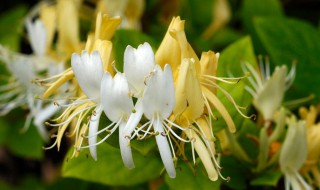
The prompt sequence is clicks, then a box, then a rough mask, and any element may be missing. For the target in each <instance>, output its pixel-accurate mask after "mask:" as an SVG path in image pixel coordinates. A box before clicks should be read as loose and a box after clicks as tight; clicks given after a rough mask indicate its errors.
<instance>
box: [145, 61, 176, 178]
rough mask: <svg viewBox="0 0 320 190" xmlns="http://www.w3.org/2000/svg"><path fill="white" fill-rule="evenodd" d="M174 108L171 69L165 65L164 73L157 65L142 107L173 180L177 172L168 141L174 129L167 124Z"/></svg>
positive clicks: (148, 84)
mask: <svg viewBox="0 0 320 190" xmlns="http://www.w3.org/2000/svg"><path fill="white" fill-rule="evenodd" d="M174 106H175V95H174V84H173V77H172V71H171V67H170V65H165V67H164V70H163V71H162V69H161V68H160V66H159V65H156V66H155V69H154V71H153V73H152V75H151V76H150V78H149V79H148V81H147V87H146V89H145V92H144V94H143V98H142V107H143V112H144V115H145V116H146V117H147V118H148V119H149V120H150V122H148V123H149V127H148V129H147V131H146V133H148V132H149V130H150V126H153V129H154V132H155V134H156V136H155V138H156V142H157V145H158V148H159V152H160V156H161V159H162V162H163V164H164V167H165V168H166V170H167V173H168V174H169V176H170V177H171V178H175V177H176V171H175V167H174V163H173V156H172V153H171V150H170V146H169V143H168V139H170V138H169V137H168V135H169V134H168V133H169V132H171V131H172V129H171V126H169V125H168V124H166V121H167V122H168V121H169V120H168V119H167V118H168V117H169V116H170V115H171V113H172V110H173V108H174ZM171 124H172V123H171ZM174 126H176V125H174ZM172 132H173V131H172ZM167 138H168V139H167ZM171 146H172V145H171Z"/></svg>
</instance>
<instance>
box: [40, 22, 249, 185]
mask: <svg viewBox="0 0 320 190" xmlns="http://www.w3.org/2000/svg"><path fill="white" fill-rule="evenodd" d="M103 18H105V17H103ZM113 23H114V20H113V19H105V20H101V19H100V22H98V21H97V26H96V31H95V33H94V35H92V36H90V35H89V38H88V40H87V43H86V48H85V50H83V51H82V53H81V54H78V53H73V55H72V57H71V68H70V69H67V70H66V71H65V72H63V73H61V74H60V75H59V77H58V78H57V79H56V81H55V82H53V83H52V85H51V86H50V87H49V88H48V89H47V91H46V92H45V93H44V95H43V98H47V97H49V96H50V95H51V94H52V92H53V91H55V90H56V89H57V88H59V87H60V86H61V85H62V84H63V83H65V82H66V81H68V80H71V79H72V80H74V81H76V89H77V90H76V91H74V94H73V98H74V99H75V100H72V101H71V103H68V104H58V103H57V105H59V106H60V107H66V109H65V111H64V112H63V113H62V114H61V116H59V117H58V118H57V119H55V120H53V122H51V123H47V125H50V126H53V127H58V133H57V135H56V136H55V137H56V141H55V143H54V144H53V145H52V147H53V146H55V145H57V146H58V148H59V146H60V141H61V138H62V136H63V134H64V133H65V131H66V129H67V128H68V127H69V126H70V127H71V128H73V129H72V130H73V131H72V132H71V135H75V151H74V154H73V156H77V155H78V152H79V151H80V150H81V149H83V148H89V149H90V154H91V155H92V157H93V158H94V159H95V160H97V146H98V145H99V144H101V143H103V142H104V141H105V140H107V139H108V138H109V137H110V136H111V135H112V134H113V133H114V132H115V131H116V130H117V129H119V145H120V150H121V156H122V159H123V162H124V165H125V166H126V167H127V168H129V169H131V168H134V166H135V165H134V161H133V158H132V153H131V146H130V141H131V140H133V139H135V138H136V139H138V140H143V139H144V138H146V137H150V136H155V139H156V142H157V145H158V149H159V153H160V157H161V159H162V161H163V164H164V167H165V169H166V170H167V172H168V174H169V176H170V177H172V178H174V177H175V176H176V172H175V160H177V158H178V157H179V156H182V157H183V159H187V156H186V155H185V152H184V151H181V150H183V148H182V147H183V146H185V144H186V143H190V144H191V147H192V157H193V161H194V163H195V162H196V159H195V152H194V151H196V152H197V154H198V156H199V158H200V160H201V161H202V163H203V165H204V167H205V169H206V171H207V174H208V177H209V178H210V179H211V180H213V181H215V180H217V179H218V176H219V175H220V176H221V177H222V178H223V176H222V175H221V173H220V169H221V167H220V166H219V163H218V161H217V160H216V156H217V153H216V150H215V143H214V141H215V136H214V134H213V132H212V124H211V121H212V120H213V119H216V118H217V116H215V115H213V113H212V110H213V109H216V110H217V111H218V112H219V113H220V114H221V116H222V118H223V119H224V120H225V121H226V124H227V126H228V128H229V130H230V131H231V132H235V131H236V127H235V124H234V123H233V120H232V118H231V116H230V115H229V113H228V111H227V109H226V108H225V107H224V105H223V104H222V102H221V101H220V100H219V99H218V98H217V95H216V92H217V89H218V90H221V91H222V92H223V94H225V95H226V96H227V98H228V99H229V100H230V102H232V103H233V104H234V105H235V107H236V109H237V110H239V113H241V114H242V115H243V116H244V117H247V116H245V115H244V114H243V113H242V112H241V111H240V109H239V108H241V107H240V106H238V105H236V104H235V101H234V100H233V98H232V97H231V96H230V95H229V94H228V92H227V91H225V90H223V88H221V87H220V86H219V85H218V84H217V83H216V81H217V80H219V81H222V82H227V83H233V84H236V83H237V82H238V81H239V80H240V79H242V78H243V77H240V78H219V77H217V76H216V71H217V66H218V58H219V54H215V53H214V52H212V51H209V52H204V53H203V54H202V56H201V58H200V59H199V58H198V57H197V55H196V53H195V52H194V50H193V49H192V47H191V46H190V44H189V43H188V41H187V38H186V35H185V32H184V21H182V20H180V18H179V17H176V18H173V20H172V22H171V24H170V26H169V28H168V31H167V33H166V35H165V37H164V39H163V41H162V43H161V45H160V47H159V48H158V50H157V51H156V53H155V54H154V52H153V50H152V48H151V46H150V45H149V44H148V43H147V42H146V43H144V44H141V45H139V46H138V48H137V49H135V48H133V47H131V46H130V45H129V46H127V48H126V49H125V52H124V59H123V73H121V72H119V71H118V70H117V68H116V67H115V64H114V60H113V59H112V56H110V54H111V52H112V43H111V41H108V39H106V38H104V36H103V35H101V33H99V32H97V30H104V29H107V30H108V32H109V33H113V32H114V30H115V27H113V28H110V27H107V26H110V25H113V26H114V24H113ZM102 27H103V28H102ZM117 64H118V63H117ZM102 112H104V113H105V115H106V116H107V118H108V119H109V120H110V122H111V123H110V124H109V125H107V126H106V127H99V126H101V125H104V124H100V123H99V122H100V117H101V115H102ZM88 115H89V116H90V117H89V119H88V120H86V118H87V116H88ZM247 118H249V117H247ZM99 124H100V125H99ZM87 131H88V132H87ZM86 133H87V134H86ZM98 135H99V136H100V137H102V139H99V141H98V138H99V137H98ZM85 139H87V140H88V145H83V142H84V140H85ZM49 148H51V147H49ZM177 149H178V151H176V150H177ZM223 179H225V178H223Z"/></svg>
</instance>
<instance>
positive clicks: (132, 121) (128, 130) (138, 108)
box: [123, 99, 143, 137]
mask: <svg viewBox="0 0 320 190" xmlns="http://www.w3.org/2000/svg"><path fill="white" fill-rule="evenodd" d="M134 109H135V113H131V115H130V117H129V119H128V121H127V125H126V126H125V128H124V131H123V133H124V136H128V137H130V136H131V135H132V132H133V130H134V129H135V128H136V127H137V125H138V123H139V122H140V120H141V117H142V115H143V108H142V101H141V99H138V100H137V103H136V105H135V108H134Z"/></svg>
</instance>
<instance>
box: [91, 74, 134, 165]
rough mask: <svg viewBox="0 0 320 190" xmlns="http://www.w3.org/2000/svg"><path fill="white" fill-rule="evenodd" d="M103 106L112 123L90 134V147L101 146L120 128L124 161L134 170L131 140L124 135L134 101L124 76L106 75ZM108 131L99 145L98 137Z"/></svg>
mask: <svg viewBox="0 0 320 190" xmlns="http://www.w3.org/2000/svg"><path fill="white" fill-rule="evenodd" d="M101 104H102V107H103V110H104V113H105V114H106V115H107V117H108V118H109V119H110V121H111V122H112V123H111V124H110V125H108V126H107V127H105V128H103V129H101V130H99V131H95V133H90V132H89V136H88V137H87V138H88V139H89V147H92V146H97V145H99V144H101V143H102V142H104V141H105V140H106V139H107V138H108V137H110V136H111V135H112V134H113V133H114V132H115V131H116V129H117V128H119V144H120V150H121V156H122V160H123V162H124V164H125V166H126V167H127V168H129V169H132V168H134V163H133V159H132V154H131V147H130V144H129V139H128V138H127V137H126V136H125V135H124V133H123V131H124V128H125V126H126V122H127V120H128V118H129V115H130V114H131V111H132V109H133V101H132V99H131V96H129V87H128V83H127V79H126V77H125V76H124V74H122V73H117V74H116V75H115V76H114V78H112V76H111V75H110V74H109V73H108V72H106V73H105V74H104V76H103V78H102V81H101ZM106 130H107V131H108V134H107V135H106V136H105V137H104V138H103V139H102V140H100V141H99V142H98V143H97V142H96V137H97V135H98V134H100V133H102V132H104V131H106ZM91 138H94V141H95V142H90V141H91Z"/></svg>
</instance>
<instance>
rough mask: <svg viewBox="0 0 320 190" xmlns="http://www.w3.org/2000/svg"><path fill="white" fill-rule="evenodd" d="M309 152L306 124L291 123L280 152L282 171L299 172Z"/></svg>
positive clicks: (301, 122)
mask: <svg viewBox="0 0 320 190" xmlns="http://www.w3.org/2000/svg"><path fill="white" fill-rule="evenodd" d="M307 151H308V149H307V135H306V127H305V122H304V121H299V122H296V121H291V123H290V124H289V128H288V132H287V135H286V138H285V140H284V143H283V145H282V148H281V152H280V158H279V164H280V168H281V171H282V172H284V173H286V172H287V171H288V170H290V171H291V170H292V171H298V170H299V169H300V168H301V167H302V165H303V163H304V162H305V160H306V159H307V153H308V152H307ZM297 153H299V154H297Z"/></svg>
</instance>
